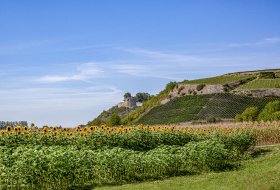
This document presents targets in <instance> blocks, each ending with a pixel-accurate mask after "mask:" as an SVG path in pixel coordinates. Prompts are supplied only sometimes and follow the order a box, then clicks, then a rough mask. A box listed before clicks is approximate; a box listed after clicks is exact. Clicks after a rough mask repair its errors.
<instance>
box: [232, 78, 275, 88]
mask: <svg viewBox="0 0 280 190" xmlns="http://www.w3.org/2000/svg"><path fill="white" fill-rule="evenodd" d="M266 88H280V78H276V79H256V80H253V81H251V82H248V83H247V84H244V85H242V86H240V87H238V88H237V89H236V90H252V89H266Z"/></svg>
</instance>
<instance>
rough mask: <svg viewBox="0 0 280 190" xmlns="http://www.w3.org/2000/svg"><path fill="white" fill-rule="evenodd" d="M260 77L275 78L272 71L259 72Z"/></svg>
mask: <svg viewBox="0 0 280 190" xmlns="http://www.w3.org/2000/svg"><path fill="white" fill-rule="evenodd" d="M259 78H260V79H275V78H276V76H275V73H274V72H260V74H259Z"/></svg>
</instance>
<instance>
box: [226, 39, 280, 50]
mask: <svg viewBox="0 0 280 190" xmlns="http://www.w3.org/2000/svg"><path fill="white" fill-rule="evenodd" d="M279 43H280V38H278V37H274V38H265V39H263V40H260V41H257V42H248V43H231V44H229V45H228V46H229V47H236V48H237V47H260V46H267V45H274V44H279Z"/></svg>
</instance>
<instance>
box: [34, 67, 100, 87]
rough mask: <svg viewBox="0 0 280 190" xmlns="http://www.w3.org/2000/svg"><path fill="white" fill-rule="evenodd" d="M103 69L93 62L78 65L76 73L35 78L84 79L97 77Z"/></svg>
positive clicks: (52, 81)
mask: <svg viewBox="0 0 280 190" xmlns="http://www.w3.org/2000/svg"><path fill="white" fill-rule="evenodd" d="M102 73H104V71H103V70H102V69H101V68H100V67H99V66H98V65H97V64H96V63H94V62H89V63H83V64H81V65H78V67H77V74H74V75H61V76H60V75H47V76H43V77H40V78H38V79H36V81H38V82H45V83H55V82H65V81H86V80H88V79H91V78H95V77H99V76H101V75H102Z"/></svg>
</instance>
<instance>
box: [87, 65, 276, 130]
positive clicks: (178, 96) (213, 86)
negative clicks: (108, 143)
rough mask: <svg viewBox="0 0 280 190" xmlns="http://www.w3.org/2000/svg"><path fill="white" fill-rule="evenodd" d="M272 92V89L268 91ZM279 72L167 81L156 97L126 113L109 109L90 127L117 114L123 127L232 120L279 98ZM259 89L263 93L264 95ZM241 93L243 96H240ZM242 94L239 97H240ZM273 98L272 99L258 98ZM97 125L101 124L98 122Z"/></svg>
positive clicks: (245, 72) (262, 71) (125, 111)
mask: <svg viewBox="0 0 280 190" xmlns="http://www.w3.org/2000/svg"><path fill="white" fill-rule="evenodd" d="M272 89H273V90H272ZM275 89H276V90H277V89H280V69H268V70H259V71H244V72H237V73H229V74H225V75H221V76H216V77H211V78H203V79H196V80H184V81H182V82H170V83H168V84H167V85H166V88H165V89H164V90H162V91H161V92H160V93H159V94H157V95H156V96H153V97H152V98H151V99H149V100H148V101H146V102H144V103H143V106H142V107H138V108H135V109H132V110H129V111H127V110H126V109H118V108H117V107H113V108H112V109H110V110H108V111H104V112H103V113H101V114H100V116H98V117H97V118H96V119H95V120H93V121H91V122H89V125H91V124H99V123H100V121H102V122H103V123H106V121H107V120H108V118H110V116H111V115H112V113H116V112H117V113H118V114H119V115H120V117H121V120H122V123H123V124H131V123H144V124H169V123H177V122H187V121H194V120H207V119H209V118H221V119H233V118H234V117H235V115H236V114H240V113H242V112H243V111H244V109H246V108H247V107H250V106H257V107H259V109H262V108H263V107H264V105H265V104H266V103H267V102H269V101H272V100H279V99H280V91H279V90H277V92H275ZM260 90H262V91H263V90H266V92H265V93H263V92H261V93H259V91H260ZM244 91H245V93H244ZM241 94H242V95H241ZM262 94H265V96H274V97H262V96H263V95H262ZM102 122H101V123H102Z"/></svg>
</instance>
